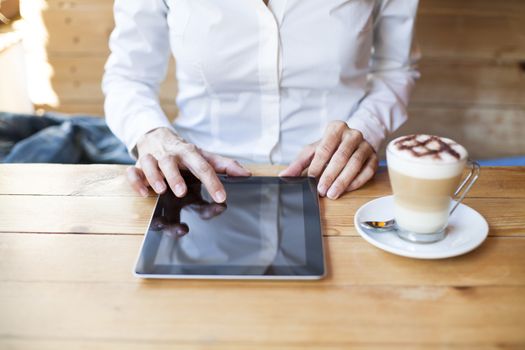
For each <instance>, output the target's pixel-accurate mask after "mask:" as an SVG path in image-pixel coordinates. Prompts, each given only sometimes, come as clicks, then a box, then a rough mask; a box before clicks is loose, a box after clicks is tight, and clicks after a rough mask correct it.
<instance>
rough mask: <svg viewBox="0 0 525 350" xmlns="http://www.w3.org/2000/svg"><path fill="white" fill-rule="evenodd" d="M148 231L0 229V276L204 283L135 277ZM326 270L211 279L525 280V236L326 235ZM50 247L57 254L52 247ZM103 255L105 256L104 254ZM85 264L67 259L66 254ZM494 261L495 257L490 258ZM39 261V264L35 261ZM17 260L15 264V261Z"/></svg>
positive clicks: (346, 282) (342, 282) (335, 282)
mask: <svg viewBox="0 0 525 350" xmlns="http://www.w3.org/2000/svg"><path fill="white" fill-rule="evenodd" d="M142 239H143V237H142V236H138V235H136V236H135V235H124V236H114V235H90V234H77V235H67V234H47V235H43V234H31V233H28V234H20V233H9V232H3V233H0V278H1V279H0V282H1V283H6V282H43V283H66V284H67V283H82V284H91V283H98V284H100V283H129V284H135V283H143V284H155V285H163V284H165V285H166V286H171V287H172V288H174V289H177V288H179V287H189V286H193V287H196V288H197V287H199V286H202V285H203V282H202V281H189V280H188V281H182V280H179V281H177V280H171V281H169V280H167V281H143V282H140V280H139V279H137V278H135V277H133V276H132V274H131V271H132V268H133V266H134V265H135V262H136V259H137V256H138V252H139V248H140V244H141V242H142ZM325 245H326V251H327V252H328V254H329V255H328V256H327V261H328V263H329V266H328V270H329V271H328V272H329V273H328V276H327V277H326V278H325V279H323V280H321V281H317V282H313V283H310V284H308V283H306V284H305V283H304V282H293V281H287V282H283V281H278V282H271V281H265V282H261V281H214V282H213V286H215V287H218V288H222V287H243V286H246V285H248V286H252V287H254V286H261V287H264V288H266V287H269V286H272V287H273V288H288V287H290V288H298V287H302V286H304V285H308V286H310V285H312V287H313V286H316V288H320V289H323V288H326V287H329V286H332V287H335V286H337V287H340V288H342V287H352V286H385V285H389V286H414V287H418V286H455V287H475V286H496V285H497V286H522V287H525V254H523V251H525V239H522V238H496V237H494V238H489V239H488V240H487V241H486V242H485V243H484V244H483V245H482V246H481V247H480V248H478V249H476V250H475V251H473V252H471V253H469V254H467V255H464V256H460V257H457V258H453V259H445V260H437V261H436V260H419V261H414V260H412V259H408V258H404V257H399V256H396V255H392V254H390V253H386V252H384V251H382V250H379V249H376V248H374V247H372V246H370V245H369V244H368V243H367V242H366V241H364V240H363V239H361V238H360V237H327V238H326V239H325ZM51 252H52V254H51ZM101 257H105V259H104V260H103V261H101V260H100V259H101ZM71 260H72V261H75V260H78V261H82V264H75V263H72V264H64V262H65V261H71ZM494 261H497V262H498V263H497V264H494V263H493V262H494ZM35 262H38V264H35ZM13 266H16V269H13V268H12V267H13Z"/></svg>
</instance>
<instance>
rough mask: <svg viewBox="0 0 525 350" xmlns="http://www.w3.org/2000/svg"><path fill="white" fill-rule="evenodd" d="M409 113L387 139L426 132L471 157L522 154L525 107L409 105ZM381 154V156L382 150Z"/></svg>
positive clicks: (524, 149) (523, 151)
mask: <svg viewBox="0 0 525 350" xmlns="http://www.w3.org/2000/svg"><path fill="white" fill-rule="evenodd" d="M409 115H410V118H409V120H408V121H407V122H406V123H405V124H404V125H403V126H402V127H401V128H399V130H398V131H396V132H395V133H394V134H392V136H391V137H389V138H388V140H391V139H393V138H395V137H397V136H401V135H407V134H413V133H427V134H435V135H440V136H445V137H450V138H452V139H454V140H456V141H458V142H460V143H461V144H462V145H464V146H465V147H466V148H467V150H469V153H470V156H471V158H473V159H487V158H497V157H509V156H520V155H524V154H525V138H523V132H522V130H525V108H484V107H480V106H475V105H474V106H470V107H462V106H457V107H456V106H442V105H416V104H412V105H411V107H409ZM388 140H387V141H386V142H385V143H384V145H386V144H387V142H388ZM383 147H384V146H383ZM380 154H381V156H383V155H384V149H383V150H382V152H381V153H380Z"/></svg>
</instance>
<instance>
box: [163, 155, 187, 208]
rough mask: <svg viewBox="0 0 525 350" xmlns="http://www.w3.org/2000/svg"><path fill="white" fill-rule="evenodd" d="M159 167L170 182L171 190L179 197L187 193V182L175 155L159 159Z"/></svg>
mask: <svg viewBox="0 0 525 350" xmlns="http://www.w3.org/2000/svg"><path fill="white" fill-rule="evenodd" d="M159 168H160V170H161V171H162V174H163V175H164V178H165V179H166V181H167V182H168V185H169V186H170V188H171V190H172V191H173V193H175V195H176V196H177V197H179V198H181V197H184V195H185V194H186V190H187V188H186V183H185V182H184V179H183V177H182V175H181V174H180V170H179V167H178V166H177V162H176V159H175V157H173V156H166V157H163V158H162V159H160V160H159Z"/></svg>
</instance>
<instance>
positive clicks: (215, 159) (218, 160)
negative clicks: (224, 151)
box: [201, 151, 252, 176]
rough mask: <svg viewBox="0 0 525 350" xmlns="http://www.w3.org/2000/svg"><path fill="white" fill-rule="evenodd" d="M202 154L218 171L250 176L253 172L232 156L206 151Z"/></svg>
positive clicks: (231, 174) (232, 174) (230, 174)
mask: <svg viewBox="0 0 525 350" xmlns="http://www.w3.org/2000/svg"><path fill="white" fill-rule="evenodd" d="M201 154H202V156H203V157H204V159H206V160H207V161H208V163H210V165H211V166H212V167H213V168H214V169H215V171H216V172H219V173H224V174H228V175H229V176H250V175H251V174H252V173H251V171H250V170H248V169H246V168H245V167H243V166H242V165H241V164H240V163H239V162H238V161H236V160H233V159H231V158H226V157H223V156H219V155H217V154H213V153H209V152H206V151H202V152H201Z"/></svg>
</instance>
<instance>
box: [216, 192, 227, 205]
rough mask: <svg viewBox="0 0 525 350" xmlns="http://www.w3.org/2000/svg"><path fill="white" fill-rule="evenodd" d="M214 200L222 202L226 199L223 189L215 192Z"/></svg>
mask: <svg viewBox="0 0 525 350" xmlns="http://www.w3.org/2000/svg"><path fill="white" fill-rule="evenodd" d="M215 200H216V201H217V202H219V203H222V202H224V201H225V200H226V193H224V191H217V192H215Z"/></svg>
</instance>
